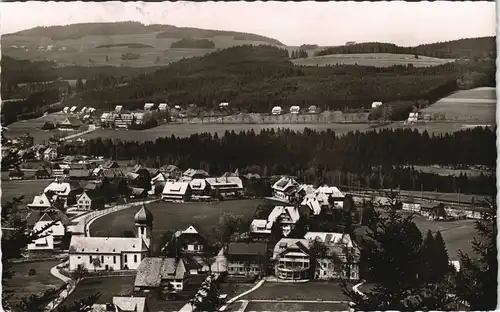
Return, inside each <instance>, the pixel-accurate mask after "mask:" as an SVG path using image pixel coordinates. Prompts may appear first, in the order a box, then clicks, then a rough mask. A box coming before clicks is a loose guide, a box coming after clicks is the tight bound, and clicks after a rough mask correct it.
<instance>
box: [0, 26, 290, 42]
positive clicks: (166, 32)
mask: <svg viewBox="0 0 500 312" xmlns="http://www.w3.org/2000/svg"><path fill="white" fill-rule="evenodd" d="M156 32H159V33H158V34H157V35H156V37H157V38H175V39H191V38H211V37H215V36H234V37H237V38H235V40H250V41H262V42H266V43H269V44H275V45H283V44H282V43H281V42H279V41H278V40H276V39H272V38H268V37H265V36H260V35H256V34H248V33H241V32H234V31H222V30H210V29H199V28H190V27H176V26H172V25H159V24H155V25H144V24H142V23H139V22H116V23H81V24H71V25H65V26H49V27H35V28H31V29H27V30H22V31H18V32H15V33H11V34H6V35H3V36H5V37H8V36H25V37H48V38H50V39H52V40H66V39H79V38H82V37H85V36H116V35H134V34H149V33H156Z"/></svg>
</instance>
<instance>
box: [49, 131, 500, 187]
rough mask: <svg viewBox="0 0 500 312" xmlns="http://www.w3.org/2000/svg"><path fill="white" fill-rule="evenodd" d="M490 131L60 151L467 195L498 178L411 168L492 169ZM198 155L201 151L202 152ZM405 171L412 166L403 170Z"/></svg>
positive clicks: (302, 135) (308, 134)
mask: <svg viewBox="0 0 500 312" xmlns="http://www.w3.org/2000/svg"><path fill="white" fill-rule="evenodd" d="M495 140H496V137H495V132H494V130H491V129H488V128H486V129H483V128H476V129H468V130H462V131H458V132H455V133H452V134H448V133H445V134H432V135H429V134H428V133H427V132H426V131H424V132H422V133H421V132H418V131H417V130H411V129H397V130H391V129H383V130H379V131H376V130H373V131H369V132H366V133H361V132H350V133H347V134H345V135H342V136H336V135H335V132H334V131H331V130H328V131H322V132H318V131H315V130H311V129H305V130H304V132H294V131H291V130H289V129H278V130H274V129H264V130H262V131H261V132H260V133H258V134H257V133H255V132H254V131H253V130H250V131H242V132H240V133H238V134H236V133H235V132H233V131H232V132H229V131H226V133H225V135H224V136H222V137H219V136H218V135H217V134H214V135H212V134H210V133H202V134H194V135H192V136H190V137H188V138H178V137H175V136H174V135H172V136H171V137H163V138H158V139H156V140H155V141H154V142H153V141H146V142H132V141H120V140H111V139H100V138H99V139H92V140H88V141H86V142H85V143H84V144H83V145H74V144H70V143H68V144H65V145H62V146H61V147H60V150H59V152H60V153H62V154H85V155H99V156H104V157H109V158H113V159H136V160H140V161H141V162H142V163H144V164H145V165H147V166H151V167H159V166H162V165H165V164H175V165H177V166H179V167H181V168H190V167H194V168H202V169H205V170H207V171H208V172H211V173H212V174H222V173H224V172H226V171H231V172H233V171H234V170H235V169H237V168H238V169H240V172H241V171H242V170H247V172H251V173H258V174H260V175H261V176H272V175H281V174H290V175H295V176H298V177H300V178H301V180H303V181H304V182H306V183H315V184H319V183H329V184H334V185H353V186H362V187H370V188H391V187H392V188H396V187H398V185H399V186H400V187H401V188H403V189H408V190H420V188H421V186H422V185H423V187H424V190H428V191H435V190H436V189H437V190H442V191H451V192H453V191H457V190H458V189H459V188H460V190H461V192H470V193H478V194H481V193H483V194H484V193H490V192H495V190H494V186H495V183H494V181H495V177H494V175H493V176H488V175H480V176H479V177H467V176H462V177H451V176H448V177H446V176H440V175H435V174H430V173H422V172H418V171H416V170H413V169H412V168H411V166H412V165H465V166H467V165H485V166H489V167H491V168H494V167H495V166H496V145H495ZM200 151H203V152H200ZM406 166H410V168H408V167H406Z"/></svg>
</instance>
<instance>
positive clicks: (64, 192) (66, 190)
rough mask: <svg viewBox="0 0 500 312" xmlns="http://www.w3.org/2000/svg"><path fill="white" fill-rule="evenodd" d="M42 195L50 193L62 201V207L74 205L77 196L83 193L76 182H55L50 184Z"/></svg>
mask: <svg viewBox="0 0 500 312" xmlns="http://www.w3.org/2000/svg"><path fill="white" fill-rule="evenodd" d="M43 192H44V193H47V192H52V193H54V194H55V195H57V196H58V197H59V198H62V199H63V200H64V206H65V207H67V206H68V205H72V204H76V198H77V195H79V194H81V192H83V188H82V187H81V186H80V185H78V184H77V183H76V182H71V183H69V182H61V181H56V182H52V183H50V184H49V185H48V186H47V187H46V188H45V189H44V190H43Z"/></svg>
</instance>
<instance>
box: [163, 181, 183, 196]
mask: <svg viewBox="0 0 500 312" xmlns="http://www.w3.org/2000/svg"><path fill="white" fill-rule="evenodd" d="M188 187H189V182H167V183H165V187H164V188H163V192H162V193H163V194H165V195H184V194H186V191H187V189H188Z"/></svg>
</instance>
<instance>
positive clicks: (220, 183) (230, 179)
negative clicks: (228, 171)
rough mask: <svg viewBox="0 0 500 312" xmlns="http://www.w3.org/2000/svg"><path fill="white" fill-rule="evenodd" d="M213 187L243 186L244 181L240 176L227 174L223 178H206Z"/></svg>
mask: <svg viewBox="0 0 500 312" xmlns="http://www.w3.org/2000/svg"><path fill="white" fill-rule="evenodd" d="M205 180H206V181H207V183H208V184H209V185H210V186H211V187H219V188H227V187H230V188H243V181H241V179H240V178H239V177H234V176H227V177H222V178H206V179H205Z"/></svg>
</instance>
